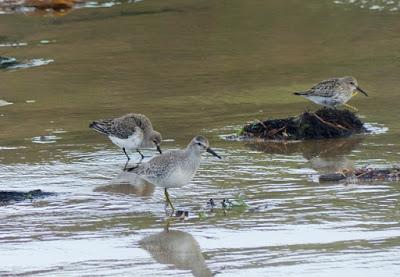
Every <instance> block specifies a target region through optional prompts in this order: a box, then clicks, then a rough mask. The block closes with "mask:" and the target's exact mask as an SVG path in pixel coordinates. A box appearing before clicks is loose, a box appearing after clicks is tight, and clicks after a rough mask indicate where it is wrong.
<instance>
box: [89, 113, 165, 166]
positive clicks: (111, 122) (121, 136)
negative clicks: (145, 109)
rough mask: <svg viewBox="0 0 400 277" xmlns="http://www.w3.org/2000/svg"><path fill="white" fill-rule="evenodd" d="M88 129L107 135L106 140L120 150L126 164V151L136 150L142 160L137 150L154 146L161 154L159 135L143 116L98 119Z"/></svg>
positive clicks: (129, 115) (131, 115) (130, 115)
mask: <svg viewBox="0 0 400 277" xmlns="http://www.w3.org/2000/svg"><path fill="white" fill-rule="evenodd" d="M89 128H92V129H94V130H95V131H97V132H99V133H101V134H104V135H107V136H108V138H109V139H110V140H111V141H112V142H113V143H114V144H115V145H117V146H119V147H120V148H122V151H124V154H125V156H126V158H127V159H128V161H127V162H129V160H130V159H131V158H130V157H129V155H128V153H127V152H126V151H127V150H136V151H137V152H138V153H139V154H140V156H141V158H142V159H141V160H143V158H144V156H143V154H142V153H141V152H140V150H139V148H141V147H149V146H151V144H154V145H155V146H156V148H157V150H158V152H160V154H161V153H162V152H161V148H160V144H161V140H162V138H161V134H160V133H159V132H157V131H154V130H153V126H152V125H151V121H150V119H148V118H147V117H146V116H145V115H142V114H135V113H129V114H126V115H123V116H121V117H117V118H113V119H100V120H96V121H93V122H92V123H91V124H90V125H89Z"/></svg>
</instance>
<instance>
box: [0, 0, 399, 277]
mask: <svg viewBox="0 0 400 277" xmlns="http://www.w3.org/2000/svg"><path fill="white" fill-rule="evenodd" d="M136 2H137V1H136ZM336 2H337V1H336ZM340 2H342V4H343V5H338V3H335V2H334V1H318V0H311V1H295V0H288V1H261V0H255V1H239V0H229V1H227V0H226V1H225V0H223V1H212V0H204V1H192V0H171V1H161V0H154V1H142V2H137V3H128V2H125V1H121V2H118V3H117V2H116V1H115V2H114V1H112V2H110V3H117V4H118V5H105V6H101V7H98V8H96V9H89V8H87V9H86V8H82V9H77V10H74V11H71V12H70V13H68V14H66V15H65V16H63V17H53V16H44V17H40V16H26V15H23V14H6V15H2V16H0V22H1V23H2V24H1V26H2V34H3V35H2V36H0V46H1V45H7V47H5V46H4V48H2V49H5V50H4V51H7V53H6V54H7V56H10V57H15V58H16V59H17V60H21V61H32V60H34V59H40V61H52V62H50V63H48V64H45V65H43V66H36V67H29V68H24V69H15V70H5V71H2V74H1V75H0V82H1V84H2V90H1V95H0V99H2V101H4V103H10V104H11V103H12V105H4V106H3V105H1V103H0V106H1V107H0V109H1V110H0V129H1V132H0V178H1V180H2V181H1V183H0V187H1V189H2V190H18V191H28V190H34V189H41V190H43V191H46V192H54V193H55V195H51V196H49V197H45V198H40V199H35V200H32V201H31V200H27V201H22V202H15V203H8V204H1V205H0V211H1V212H0V222H1V227H0V275H1V276H7V275H35V276H93V275H101V276H132V275H133V274H134V275H135V276H154V275H155V274H158V275H162V276H191V275H194V276H209V275H211V274H214V275H217V276H338V275H340V274H341V275H344V276H349V275H352V276H377V275H382V276H399V275H400V261H399V259H398V253H399V252H400V223H399V221H400V203H399V197H400V186H399V183H398V182H388V181H375V182H359V181H354V180H352V181H348V182H336V183H319V182H318V175H319V174H321V173H327V172H332V171H336V170H338V169H343V168H355V167H362V166H372V167H384V166H388V165H389V166H390V165H393V164H396V163H398V161H399V154H400V146H399V145H398V137H399V135H400V124H399V122H398V120H397V118H398V109H397V107H398V106H399V105H400V98H399V97H398V89H397V88H398V75H399V67H398V62H397V60H396V59H395V58H393V57H397V56H398V49H399V46H400V40H399V39H398V30H399V27H400V23H399V20H398V18H397V17H398V15H397V13H394V12H393V11H392V12H390V11H389V10H388V9H382V10H380V11H379V12H375V10H374V9H372V10H370V9H363V8H360V7H359V5H357V3H360V2H362V1H355V2H351V1H340ZM347 2H349V3H350V2H351V3H355V4H354V5H353V4H350V5H347V4H346V3H347ZM383 2H385V1H383ZM371 3H372V2H371ZM385 3H386V2H385ZM396 3H397V2H396ZM345 4H346V5H345ZM327 19H329V20H327ZM316 23H318V24H316ZM41 41H44V42H51V43H33V42H41ZM17 42H26V44H24V45H23V47H22V46H21V47H19V46H15V47H14V46H8V45H13V43H17ZM343 75H355V76H356V77H357V79H358V81H359V83H360V86H361V85H362V87H363V88H365V89H366V90H367V91H368V93H369V94H370V97H368V98H366V97H361V96H356V97H354V99H352V100H351V104H352V105H354V106H356V107H357V108H359V110H360V117H362V119H363V120H364V121H366V122H368V123H369V125H368V128H370V129H371V130H372V132H371V133H370V134H368V135H360V136H354V137H352V138H347V139H340V140H328V141H312V142H294V143H287V144H281V143H259V142H257V143H255V142H254V143H253V142H248V141H227V140H225V139H224V135H226V134H227V133H235V132H237V131H238V129H239V128H240V126H242V124H243V123H245V122H247V121H251V120H254V119H264V118H273V117H286V116H289V115H295V114H299V113H300V112H302V111H304V110H305V109H307V108H310V109H315V108H316V106H314V105H313V104H311V103H308V102H306V101H305V100H303V99H299V98H296V97H293V96H292V95H291V92H292V91H296V90H301V89H304V88H307V87H309V86H310V85H312V84H314V83H315V82H317V81H319V80H321V79H324V78H327V77H332V76H343ZM127 112H138V113H144V114H146V115H147V116H148V117H150V118H151V120H152V122H153V125H154V126H155V129H157V130H158V131H160V132H161V133H162V134H163V137H164V138H165V140H164V141H163V144H162V147H163V148H164V149H165V150H166V149H177V148H182V147H185V146H186V144H187V143H188V142H189V141H190V139H191V138H192V137H193V136H194V135H197V134H203V135H205V136H207V137H208V138H209V139H210V144H211V146H212V148H213V149H214V150H215V151H216V152H217V153H218V154H219V155H221V156H222V158H223V159H222V160H218V159H215V158H214V157H212V156H211V155H206V154H205V155H204V157H203V158H204V159H203V163H202V166H201V168H200V170H199V171H198V173H197V174H196V176H195V178H194V179H193V181H192V182H191V183H190V184H188V185H187V186H185V187H183V188H181V189H171V190H170V193H171V196H172V201H173V202H174V204H175V205H176V206H177V208H178V209H181V210H187V211H189V217H188V219H186V220H184V221H180V220H172V222H171V223H170V226H169V232H167V231H166V230H165V228H166V221H165V212H164V202H163V190H162V189H160V188H158V187H155V186H154V185H152V184H150V183H147V182H145V181H143V180H142V179H140V178H138V177H137V176H136V175H134V174H131V173H126V172H122V168H123V166H124V163H125V156H124V155H123V153H122V151H120V150H119V149H117V148H116V147H115V146H113V145H112V144H111V143H110V142H109V141H108V140H107V138H105V137H103V136H101V135H99V134H97V133H95V132H93V131H92V130H89V129H88V124H89V123H90V122H91V121H92V120H94V119H98V118H107V117H114V116H119V115H122V114H124V113H127ZM145 154H146V155H153V154H155V151H154V150H146V151H145ZM134 157H135V158H134V159H137V158H138V157H137V156H136V155H134ZM134 162H135V161H132V162H131V163H132V164H133V163H134ZM210 198H212V199H214V200H215V202H216V205H217V207H216V208H215V209H214V210H213V211H210V209H209V207H207V202H208V201H209V199H210ZM240 198H241V199H244V201H245V203H246V204H247V205H248V206H247V207H245V206H241V207H235V208H232V209H230V210H227V211H225V212H224V211H223V210H222V209H221V201H222V200H223V199H230V200H232V201H234V200H235V199H240Z"/></svg>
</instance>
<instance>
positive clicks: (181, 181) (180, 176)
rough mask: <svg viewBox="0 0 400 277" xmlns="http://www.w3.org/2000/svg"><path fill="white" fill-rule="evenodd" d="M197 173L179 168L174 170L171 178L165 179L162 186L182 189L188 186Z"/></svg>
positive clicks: (161, 183)
mask: <svg viewBox="0 0 400 277" xmlns="http://www.w3.org/2000/svg"><path fill="white" fill-rule="evenodd" d="M195 173H196V171H187V170H182V168H178V169H176V170H174V172H172V173H171V174H170V175H169V176H167V177H166V178H164V179H163V180H162V181H161V182H160V185H161V186H163V187H166V188H174V187H182V186H184V185H186V184H188V183H189V182H190V181H191V180H192V179H193V176H194V174H195Z"/></svg>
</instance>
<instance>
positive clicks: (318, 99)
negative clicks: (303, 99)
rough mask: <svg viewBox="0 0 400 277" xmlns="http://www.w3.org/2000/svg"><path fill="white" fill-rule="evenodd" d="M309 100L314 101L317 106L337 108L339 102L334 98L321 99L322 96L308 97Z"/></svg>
mask: <svg viewBox="0 0 400 277" xmlns="http://www.w3.org/2000/svg"><path fill="white" fill-rule="evenodd" d="M307 98H308V99H310V100H311V101H313V102H314V103H315V104H318V105H322V106H335V105H336V104H337V101H335V99H333V98H332V97H321V96H308V97H307Z"/></svg>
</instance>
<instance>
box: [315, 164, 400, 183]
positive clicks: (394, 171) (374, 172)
mask: <svg viewBox="0 0 400 277" xmlns="http://www.w3.org/2000/svg"><path fill="white" fill-rule="evenodd" d="M344 179H356V180H363V181H376V180H378V181H399V180H400V168H399V167H392V168H384V169H382V168H358V169H355V170H346V169H345V170H343V171H342V172H336V173H329V174H323V175H321V176H319V181H320V182H330V181H341V180H344Z"/></svg>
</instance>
